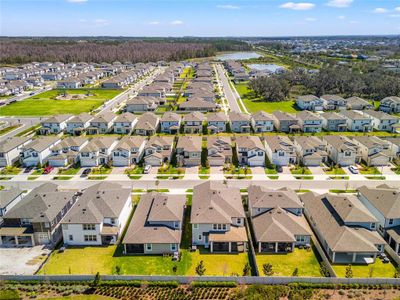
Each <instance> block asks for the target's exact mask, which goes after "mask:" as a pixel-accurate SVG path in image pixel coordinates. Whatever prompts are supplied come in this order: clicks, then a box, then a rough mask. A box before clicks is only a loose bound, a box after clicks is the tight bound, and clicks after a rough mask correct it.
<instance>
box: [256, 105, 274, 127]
mask: <svg viewBox="0 0 400 300" xmlns="http://www.w3.org/2000/svg"><path fill="white" fill-rule="evenodd" d="M251 125H252V126H253V130H254V132H270V131H274V120H273V119H272V116H271V115H270V114H267V113H266V112H265V111H262V110H260V111H258V112H256V113H253V114H252V115H251Z"/></svg>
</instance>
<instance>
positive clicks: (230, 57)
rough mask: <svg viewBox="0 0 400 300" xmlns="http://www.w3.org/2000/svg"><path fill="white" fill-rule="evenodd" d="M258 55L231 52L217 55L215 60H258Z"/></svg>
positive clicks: (254, 53)
mask: <svg viewBox="0 0 400 300" xmlns="http://www.w3.org/2000/svg"><path fill="white" fill-rule="evenodd" d="M259 57H261V55H260V54H258V53H256V52H232V53H224V54H220V55H217V56H216V57H215V58H216V59H217V60H245V59H250V58H259Z"/></svg>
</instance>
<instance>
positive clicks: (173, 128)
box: [160, 111, 181, 134]
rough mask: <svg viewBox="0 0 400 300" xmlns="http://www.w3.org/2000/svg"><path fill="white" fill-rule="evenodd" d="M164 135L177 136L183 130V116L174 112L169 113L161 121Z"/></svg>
mask: <svg viewBox="0 0 400 300" xmlns="http://www.w3.org/2000/svg"><path fill="white" fill-rule="evenodd" d="M160 127H161V132H162V133H169V134H177V133H179V130H180V128H181V116H180V115H178V114H177V113H174V112H172V111H167V112H166V113H164V115H163V116H162V117H161V119H160Z"/></svg>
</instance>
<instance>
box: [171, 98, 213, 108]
mask: <svg viewBox="0 0 400 300" xmlns="http://www.w3.org/2000/svg"><path fill="white" fill-rule="evenodd" d="M217 108H218V105H217V104H216V103H215V102H210V101H207V100H204V99H203V98H197V97H196V98H195V97H193V98H189V99H188V100H187V101H185V102H182V103H180V104H179V110H183V111H202V112H207V111H209V112H211V111H215V110H216V109H217Z"/></svg>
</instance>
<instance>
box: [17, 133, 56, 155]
mask: <svg viewBox="0 0 400 300" xmlns="http://www.w3.org/2000/svg"><path fill="white" fill-rule="evenodd" d="M58 140H59V138H58V137H56V136H41V137H38V138H37V139H34V140H33V141H31V142H29V143H28V144H26V145H25V146H24V147H23V149H33V150H35V151H37V152H42V151H43V150H45V149H46V148H48V147H50V146H51V145H52V144H54V143H55V142H57V141H58Z"/></svg>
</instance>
